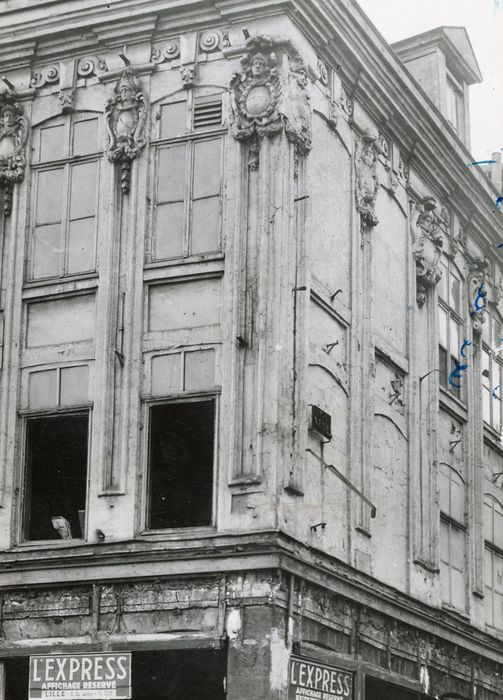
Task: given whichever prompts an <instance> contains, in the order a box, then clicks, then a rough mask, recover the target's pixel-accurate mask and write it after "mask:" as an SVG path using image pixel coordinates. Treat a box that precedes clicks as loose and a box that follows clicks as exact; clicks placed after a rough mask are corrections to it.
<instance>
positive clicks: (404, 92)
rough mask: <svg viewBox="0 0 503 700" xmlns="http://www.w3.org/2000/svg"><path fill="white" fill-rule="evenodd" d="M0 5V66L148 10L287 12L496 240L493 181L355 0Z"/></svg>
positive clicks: (236, 14)
mask: <svg viewBox="0 0 503 700" xmlns="http://www.w3.org/2000/svg"><path fill="white" fill-rule="evenodd" d="M0 8H1V9H0V47H1V48H0V72H1V70H2V63H3V61H2V56H5V55H6V52H9V51H11V52H15V50H16V46H20V45H21V44H22V45H24V46H25V47H26V46H28V45H29V42H30V41H32V42H33V41H34V42H35V43H36V44H38V45H40V46H41V45H42V44H43V45H44V48H43V54H45V56H46V57H47V60H49V53H50V46H49V47H48V46H47V43H48V42H49V43H50V41H51V40H52V39H54V40H55V43H57V44H60V39H61V37H62V36H66V37H67V38H68V47H69V51H70V50H71V44H72V41H71V38H72V35H73V36H75V38H77V36H78V35H79V36H82V31H89V30H90V31H92V33H93V34H94V35H95V36H96V37H97V39H96V42H97V45H98V46H99V45H101V46H102V47H103V48H110V39H109V38H108V37H110V36H112V35H113V31H114V30H113V26H114V24H115V25H116V24H117V23H120V24H121V25H122V30H123V31H124V32H127V33H128V36H129V41H130V42H131V43H134V41H135V36H137V37H138V40H144V38H145V30H144V26H145V25H144V21H145V20H146V19H147V17H149V19H150V22H151V26H152V33H153V35H155V31H156V30H155V26H156V25H157V26H161V27H162V28H164V27H166V26H169V27H170V28H171V30H172V31H173V30H175V29H176V30H177V31H183V29H184V27H185V28H186V29H189V28H190V29H194V28H195V27H197V26H202V23H203V22H206V23H207V26H208V24H216V23H218V22H226V23H231V24H235V23H237V22H245V21H246V20H249V19H254V18H258V17H263V16H268V15H271V14H278V13H286V14H287V15H288V16H289V17H290V18H291V19H292V21H293V22H294V23H295V24H296V25H297V26H298V28H299V29H300V30H301V31H302V33H303V34H304V35H305V36H306V38H307V39H308V40H310V41H311V42H312V44H313V46H315V47H316V49H317V52H318V54H319V56H320V57H321V58H322V59H323V60H324V61H325V62H326V63H327V64H329V65H332V67H333V68H334V69H337V70H338V74H339V75H340V77H341V79H342V80H343V82H344V83H345V85H346V87H347V88H348V89H349V91H350V92H353V93H354V98H355V99H356V100H357V101H359V102H360V103H361V104H362V105H363V106H364V107H365V109H366V110H367V111H368V112H369V114H370V115H371V117H372V118H373V119H374V120H375V122H376V123H377V124H378V125H379V126H380V128H382V129H384V130H385V131H386V132H387V133H388V134H389V135H390V136H391V137H392V138H393V140H394V141H395V142H396V143H397V145H398V146H399V147H400V149H401V151H402V152H403V153H404V155H405V157H407V156H410V158H411V166H412V168H413V169H414V170H415V171H416V172H417V174H418V176H419V177H420V178H421V179H423V180H424V181H425V183H427V185H428V186H429V188H430V189H431V190H432V191H433V193H434V194H436V195H437V196H438V197H439V198H440V199H441V200H442V203H443V204H446V205H448V206H451V207H452V208H453V209H454V210H455V211H456V212H457V213H458V215H460V217H461V219H465V220H470V221H471V229H472V233H473V234H475V237H476V238H477V239H478V242H479V244H481V245H482V246H483V247H485V248H486V249H488V250H491V249H492V248H493V247H494V240H496V239H497V240H498V241H499V240H501V237H502V235H503V215H502V214H500V213H499V212H496V213H494V212H493V210H494V209H495V202H494V200H495V195H494V188H493V187H492V186H491V184H490V183H489V181H488V180H487V179H486V178H485V176H484V175H483V174H482V172H481V171H480V170H478V169H477V168H468V167H467V165H468V163H470V162H471V161H472V160H473V158H472V156H471V154H470V153H469V151H468V150H467V149H466V148H465V146H464V145H463V144H462V142H461V141H460V139H459V138H458V137H457V136H456V134H454V132H453V131H452V130H451V129H450V127H449V126H448V124H447V121H446V120H445V119H444V118H443V117H442V115H441V114H440V112H439V111H438V109H437V108H436V107H435V106H434V105H433V104H432V103H431V101H430V100H429V99H428V97H427V96H426V94H425V93H424V92H423V90H422V89H421V88H420V86H419V85H418V84H417V83H416V81H415V80H414V79H413V78H412V76H411V75H410V74H409V73H408V71H407V70H406V69H405V68H404V66H403V64H402V63H401V62H400V60H399V59H398V57H397V56H396V54H395V53H394V51H393V49H392V48H391V46H390V45H389V44H388V43H387V42H386V41H385V39H384V38H383V37H382V36H381V35H380V33H379V32H378V31H377V29H376V28H375V27H374V26H373V25H372V23H371V21H370V20H369V18H368V17H367V16H366V15H365V13H364V12H363V11H362V10H361V8H360V7H359V6H358V5H357V3H356V2H355V1H354V0H253V1H252V2H250V1H248V0H188V1H187V0H108V2H103V0H65V2H62V1H61V0H47V1H46V2H42V3H41V2H37V3H36V4H35V3H33V2H28V1H27V0H7V3H3V4H0ZM154 17H155V21H153V18H154ZM142 20H143V21H142ZM109 30H110V31H109ZM119 34H121V32H119ZM140 36H141V37H142V39H140ZM111 43H113V42H111ZM34 50H36V48H35V49H34ZM4 65H5V64H4ZM4 70H5V68H4Z"/></svg>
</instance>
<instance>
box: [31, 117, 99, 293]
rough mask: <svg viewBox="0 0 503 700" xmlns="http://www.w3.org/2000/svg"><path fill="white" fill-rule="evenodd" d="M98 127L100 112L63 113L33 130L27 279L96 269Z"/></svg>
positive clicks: (53, 276)
mask: <svg viewBox="0 0 503 700" xmlns="http://www.w3.org/2000/svg"><path fill="white" fill-rule="evenodd" d="M99 129H100V120H99V115H98V114H97V113H96V112H76V113H74V114H72V115H69V116H64V115H63V116H61V117H56V118H54V119H50V120H48V121H47V122H44V123H43V124H42V125H40V126H38V127H37V128H35V129H34V135H33V163H32V206H31V227H30V228H31V235H30V238H29V254H28V262H27V270H26V277H27V280H28V281H30V280H42V279H51V278H61V277H66V276H70V275H80V274H85V273H89V272H93V271H94V270H95V269H96V236H97V212H98V204H99V203H98V197H99V184H100V177H99V175H100V160H101V155H102V154H101V153H100V152H99V151H100V142H101V140H100V133H99Z"/></svg>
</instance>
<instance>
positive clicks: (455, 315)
mask: <svg viewBox="0 0 503 700" xmlns="http://www.w3.org/2000/svg"><path fill="white" fill-rule="evenodd" d="M441 265H442V267H443V276H445V277H446V289H447V295H448V299H447V300H446V299H444V298H443V297H442V296H441V294H440V291H439V293H438V295H437V296H438V299H437V323H438V342H437V352H438V366H439V386H440V389H441V390H442V391H444V392H446V393H447V394H448V395H449V396H451V397H454V398H455V399H457V400H458V401H459V402H460V403H461V404H462V405H463V406H464V407H465V408H466V407H467V404H468V391H467V382H466V374H465V375H464V376H463V377H462V379H461V382H460V383H461V389H456V388H454V387H451V386H450V384H449V381H448V380H449V376H450V373H451V371H452V369H453V359H456V360H458V361H459V359H460V357H459V351H460V348H461V344H462V340H461V339H462V338H464V337H465V335H464V334H465V331H466V321H465V315H466V308H467V302H466V294H465V288H466V282H465V278H464V277H463V275H462V274H461V271H460V270H459V268H458V266H457V265H456V263H454V262H453V261H452V260H450V259H449V258H448V257H447V256H442V258H441ZM452 268H454V270H453V269H452ZM451 275H452V276H454V277H456V278H457V279H458V280H459V283H460V285H459V297H460V299H459V301H460V309H459V311H458V310H457V309H456V308H455V307H454V306H451V298H450V297H451V287H450V283H451ZM440 311H442V312H443V313H444V314H445V315H446V323H447V325H446V345H447V347H444V346H443V345H442V343H441V329H440V323H441V316H440ZM451 322H454V323H455V324H456V326H457V328H458V347H457V353H458V354H457V356H454V355H453V354H452V353H451V349H452V348H451V343H452V339H451ZM471 347H472V346H471ZM440 349H442V350H443V351H444V352H445V353H447V373H446V376H445V377H443V376H442V367H441V364H442V363H441V350H440ZM472 349H473V347H472ZM461 359H463V358H461Z"/></svg>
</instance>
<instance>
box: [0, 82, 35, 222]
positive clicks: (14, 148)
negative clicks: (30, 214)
mask: <svg viewBox="0 0 503 700" xmlns="http://www.w3.org/2000/svg"><path fill="white" fill-rule="evenodd" d="M28 132H29V122H28V119H27V117H26V116H25V114H24V110H23V107H22V106H21V105H20V104H19V103H18V102H16V101H15V95H14V93H13V92H12V91H6V92H4V93H3V94H1V95H0V185H1V186H2V188H3V191H4V197H3V209H4V214H5V216H9V215H10V213H11V210H12V190H13V186H14V183H15V182H21V181H22V180H23V178H24V173H25V168H26V157H25V153H24V147H25V145H26V141H27V139H28Z"/></svg>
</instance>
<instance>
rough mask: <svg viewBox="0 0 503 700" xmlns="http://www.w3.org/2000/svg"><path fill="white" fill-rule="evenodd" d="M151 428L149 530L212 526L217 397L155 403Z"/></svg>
mask: <svg viewBox="0 0 503 700" xmlns="http://www.w3.org/2000/svg"><path fill="white" fill-rule="evenodd" d="M149 425H150V431H149V450H148V454H149V458H148V463H149V464H148V468H149V489H148V491H149V493H148V513H147V529H149V530H160V529H166V528H180V527H204V526H209V525H211V524H212V519H213V471H214V468H213V465H214V451H215V399H210V400H196V401H186V402H183V403H181V402H179V403H173V402H172V403H164V404H154V405H152V406H150V408H149Z"/></svg>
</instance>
